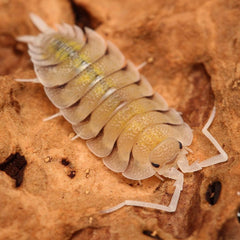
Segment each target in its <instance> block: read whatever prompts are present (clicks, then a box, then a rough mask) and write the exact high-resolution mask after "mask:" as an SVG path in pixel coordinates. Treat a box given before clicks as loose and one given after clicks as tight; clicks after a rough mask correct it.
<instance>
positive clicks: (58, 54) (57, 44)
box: [47, 36, 85, 63]
mask: <svg viewBox="0 0 240 240" xmlns="http://www.w3.org/2000/svg"><path fill="white" fill-rule="evenodd" d="M81 48H82V45H81V44H79V43H78V42H76V41H73V40H68V39H66V38H64V37H61V36H55V39H54V41H52V42H51V43H50V44H49V46H48V47H47V52H50V54H52V55H54V57H55V58H56V59H57V60H60V61H64V60H67V59H68V57H70V56H71V57H74V56H78V57H79V51H80V50H81ZM83 57H84V58H85V56H83ZM80 58H81V56H80ZM83 60H84V59H81V60H80V62H82V61H83ZM78 63H79V61H78Z"/></svg>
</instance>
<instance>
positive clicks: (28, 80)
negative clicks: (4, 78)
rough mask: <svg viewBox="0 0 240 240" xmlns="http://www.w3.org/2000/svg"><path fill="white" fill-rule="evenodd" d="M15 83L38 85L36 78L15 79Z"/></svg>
mask: <svg viewBox="0 0 240 240" xmlns="http://www.w3.org/2000/svg"><path fill="white" fill-rule="evenodd" d="M15 81H16V82H27V83H29V82H31V83H40V82H39V81H38V79H37V78H31V79H24V78H23V79H20V78H17V79H15Z"/></svg>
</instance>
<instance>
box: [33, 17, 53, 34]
mask: <svg viewBox="0 0 240 240" xmlns="http://www.w3.org/2000/svg"><path fill="white" fill-rule="evenodd" d="M30 18H31V20H32V22H33V24H34V25H35V26H36V27H37V28H38V29H39V30H40V31H41V32H47V31H54V30H53V29H52V28H50V27H49V26H48V25H47V24H46V23H45V22H44V21H43V20H42V19H41V18H40V17H39V16H37V15H36V14H34V13H30Z"/></svg>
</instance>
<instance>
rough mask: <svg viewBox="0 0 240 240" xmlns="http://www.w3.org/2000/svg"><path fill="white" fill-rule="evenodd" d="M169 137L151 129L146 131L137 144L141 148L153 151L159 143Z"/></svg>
mask: <svg viewBox="0 0 240 240" xmlns="http://www.w3.org/2000/svg"><path fill="white" fill-rule="evenodd" d="M166 138H167V137H166V136H164V135H163V134H162V133H160V132H159V130H158V129H154V128H149V129H146V130H145V131H144V134H142V135H141V136H140V138H139V140H138V142H137V144H138V146H139V147H142V148H147V149H148V150H152V149H153V148H154V147H156V146H157V145H158V144H159V143H161V142H162V141H164V140H165V139H166Z"/></svg>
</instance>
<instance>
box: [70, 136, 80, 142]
mask: <svg viewBox="0 0 240 240" xmlns="http://www.w3.org/2000/svg"><path fill="white" fill-rule="evenodd" d="M78 138H79V136H78V135H75V136H74V137H72V138H71V141H74V140H76V139H78Z"/></svg>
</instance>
